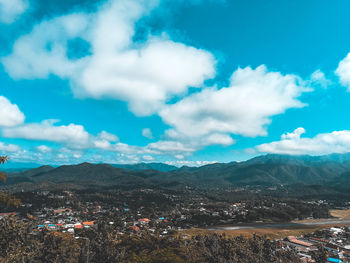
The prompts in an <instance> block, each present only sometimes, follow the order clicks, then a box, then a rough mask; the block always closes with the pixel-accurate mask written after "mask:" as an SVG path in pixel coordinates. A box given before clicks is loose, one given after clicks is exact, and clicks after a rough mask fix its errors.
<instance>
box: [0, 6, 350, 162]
mask: <svg viewBox="0 0 350 263" xmlns="http://www.w3.org/2000/svg"><path fill="white" fill-rule="evenodd" d="M349 8H350V3H349V2H348V1H345V0H344V1H340V0H339V1H335V2H332V3H331V2H329V1H319V0H318V1H316V0H315V1H313V0H310V1H301V0H296V1H287V0H282V1H281V0H271V1H261V0H254V1H253V0H245V1H240V0H232V1H224V0H220V1H214V0H191V1H184V0H149V1H145V0H103V1H100V0H65V1H62V0H52V1H40V0H11V1H9V0H0V30H1V34H0V83H1V85H0V153H2V154H6V155H9V156H10V157H11V158H12V159H13V160H14V161H16V162H30V163H42V164H44V163H45V164H65V163H79V162H83V161H89V162H108V163H136V162H167V163H169V164H175V165H202V164H206V163H210V162H216V161H219V162H229V161H234V160H245V159H248V158H251V157H253V156H256V155H260V154H266V153H280V154H310V155H323V154H330V153H345V152H349V151H350V123H349V122H348V114H349V104H350V103H349V102H350V92H349V91H350V56H349V57H347V56H348V53H349V52H350V32H349V31H350V19H349V18H348V11H347V10H349Z"/></svg>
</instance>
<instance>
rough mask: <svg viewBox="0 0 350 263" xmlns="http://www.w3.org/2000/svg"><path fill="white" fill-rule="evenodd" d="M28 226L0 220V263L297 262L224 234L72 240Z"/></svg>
mask: <svg viewBox="0 0 350 263" xmlns="http://www.w3.org/2000/svg"><path fill="white" fill-rule="evenodd" d="M32 229H33V224H32V223H30V222H24V221H17V219H16V217H9V218H4V219H2V220H0V235H1V237H2V238H1V239H0V262H26V263H27V262H28V263H31V262H37V263H40V262H47V263H49V262H55V263H59V262H62V263H63V262H68V263H75V262H77V263H78V262H86V257H87V253H88V251H89V262H121V263H129V262H130V263H131V262H133V263H134V262H136V263H146V262H147V263H148V262H149V263H151V262H155V263H156V262H163V263H166V262H169V263H183V262H193V263H194V262H213V263H214V262H215V263H220V262H222V263H226V262H241V263H248V262H249V263H254V262H266V263H272V262H284V263H289V262H290V263H291V262H293V263H295V262H299V258H298V256H297V255H296V254H295V252H294V251H284V250H281V249H280V247H279V243H278V242H276V241H271V240H269V239H266V238H264V237H259V236H254V237H253V238H251V239H248V238H244V237H242V236H240V237H234V238H228V237H226V236H225V235H216V234H214V235H208V236H195V237H192V238H189V239H180V238H176V237H158V236H152V235H148V234H143V235H133V236H130V235H122V236H121V235H119V234H118V232H117V231H116V230H115V229H113V228H112V227H109V226H108V227H100V228H99V229H98V230H95V229H84V230H82V231H81V232H80V233H79V236H80V237H81V238H79V239H76V238H74V237H73V236H72V235H71V234H68V233H59V232H47V231H41V232H34V233H33V231H32Z"/></svg>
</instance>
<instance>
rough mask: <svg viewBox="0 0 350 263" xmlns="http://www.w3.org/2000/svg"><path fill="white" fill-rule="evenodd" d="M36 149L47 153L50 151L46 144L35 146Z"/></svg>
mask: <svg viewBox="0 0 350 263" xmlns="http://www.w3.org/2000/svg"><path fill="white" fill-rule="evenodd" d="M36 150H37V151H39V152H41V153H48V152H51V151H52V149H51V148H50V147H48V146H46V145H39V146H37V147H36Z"/></svg>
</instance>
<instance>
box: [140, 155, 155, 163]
mask: <svg viewBox="0 0 350 263" xmlns="http://www.w3.org/2000/svg"><path fill="white" fill-rule="evenodd" d="M142 159H143V160H144V161H146V162H152V161H154V160H155V159H154V157H153V156H151V155H144V156H142Z"/></svg>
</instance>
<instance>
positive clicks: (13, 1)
mask: <svg viewBox="0 0 350 263" xmlns="http://www.w3.org/2000/svg"><path fill="white" fill-rule="evenodd" d="M28 6H29V4H28V1H27V0H0V22H2V23H6V24H11V23H13V22H15V20H16V19H17V18H18V17H19V16H20V15H21V14H23V13H24V12H25V11H26V10H27V9H28Z"/></svg>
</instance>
